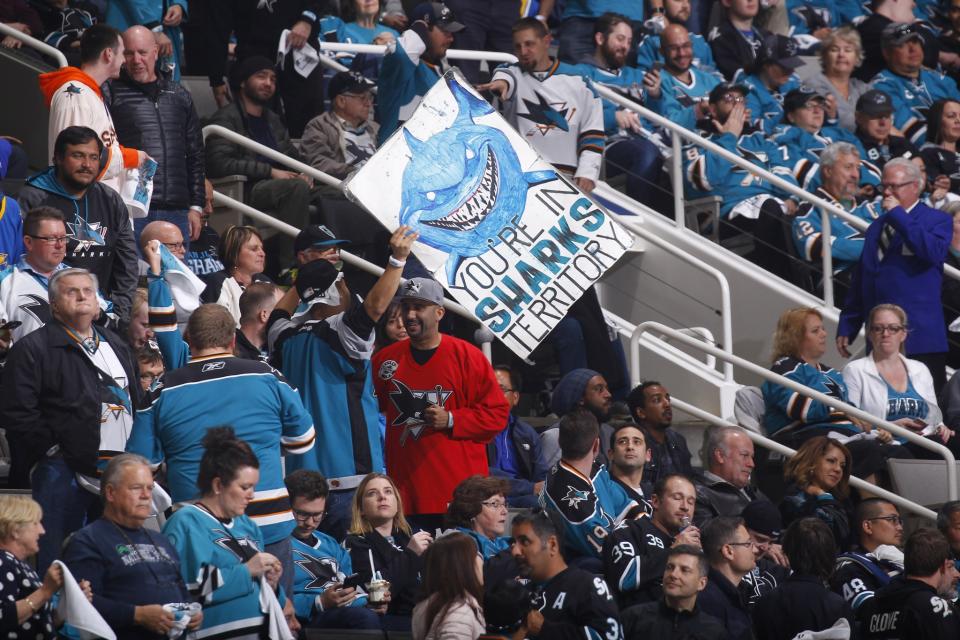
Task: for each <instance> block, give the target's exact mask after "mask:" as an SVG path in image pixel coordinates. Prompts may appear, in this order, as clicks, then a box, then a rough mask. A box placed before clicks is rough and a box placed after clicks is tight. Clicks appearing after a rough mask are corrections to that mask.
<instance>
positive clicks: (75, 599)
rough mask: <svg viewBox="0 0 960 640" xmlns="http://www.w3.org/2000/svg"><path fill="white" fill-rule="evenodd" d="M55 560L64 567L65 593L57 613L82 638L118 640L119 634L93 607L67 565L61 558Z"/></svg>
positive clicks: (62, 595) (87, 639) (86, 639)
mask: <svg viewBox="0 0 960 640" xmlns="http://www.w3.org/2000/svg"><path fill="white" fill-rule="evenodd" d="M54 562H55V563H56V564H58V565H60V568H61V569H63V593H62V594H61V596H60V604H58V605H57V614H58V615H59V616H60V617H61V618H63V620H64V622H66V623H67V624H69V625H70V626H71V627H73V628H74V629H76V630H77V632H78V633H79V634H80V638H82V640H94V639H95V638H106V639H107V640H117V634H115V633H114V632H113V630H112V629H111V628H110V625H108V624H107V621H106V620H104V619H103V616H101V615H100V613H99V612H98V611H97V610H96V609H94V608H93V605H92V604H90V601H89V600H87V596H85V595H84V594H83V590H82V589H81V588H80V585H79V584H77V580H76V579H75V578H74V577H73V574H72V573H70V570H69V569H67V565H65V564H63V563H62V562H60V561H59V560H54Z"/></svg>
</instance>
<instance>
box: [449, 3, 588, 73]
mask: <svg viewBox="0 0 960 640" xmlns="http://www.w3.org/2000/svg"><path fill="white" fill-rule="evenodd" d="M446 4H447V6H448V7H450V9H451V10H452V11H453V12H454V13H455V14H456V15H457V17H458V18H459V19H460V21H461V22H463V24H464V25H466V27H467V28H466V29H463V30H462V31H458V32H456V33H455V34H453V46H454V47H455V48H457V49H468V50H472V51H497V52H501V53H511V52H512V51H513V39H512V37H511V32H510V27H511V26H512V25H513V21H514V20H516V19H517V18H518V17H520V16H521V15H522V13H521V5H523V4H524V3H523V2H522V0H447V2H446ZM540 4H541V7H540V9H539V10H538V13H537V16H535V17H536V19H538V20H542V21H543V22H544V23H546V19H547V18H549V17H550V6H543V5H547V4H549V5H553V1H552V0H546V2H543V1H541V3H540ZM577 62H579V60H578V61H577ZM457 66H458V67H459V68H460V70H461V71H462V72H463V75H464V77H465V78H466V79H467V82H469V83H470V84H477V83H478V82H480V61H479V60H462V61H458V62H457ZM491 67H492V65H491Z"/></svg>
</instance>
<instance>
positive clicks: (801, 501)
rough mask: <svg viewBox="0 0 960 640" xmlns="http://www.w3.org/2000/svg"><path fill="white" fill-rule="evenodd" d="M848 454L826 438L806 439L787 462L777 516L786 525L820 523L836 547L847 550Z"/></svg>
mask: <svg viewBox="0 0 960 640" xmlns="http://www.w3.org/2000/svg"><path fill="white" fill-rule="evenodd" d="M850 461H851V458H850V451H849V449H847V448H846V447H845V446H843V445H842V444H840V443H839V442H837V441H835V440H832V439H831V438H828V437H827V436H817V437H815V438H811V439H809V440H807V441H806V442H805V443H803V445H801V446H800V447H799V448H798V449H797V453H796V455H794V456H793V457H792V458H790V460H788V461H787V464H786V466H785V467H784V470H783V479H784V480H785V481H786V482H787V483H788V487H787V490H786V493H785V495H784V498H783V501H782V502H781V503H780V514H781V515H782V516H783V523H784V524H785V525H787V526H790V524H791V523H792V522H793V521H794V520H799V519H800V518H808V517H815V518H818V519H820V520H823V521H824V522H825V523H826V524H827V525H828V526H829V527H830V531H831V532H832V533H833V537H834V540H835V541H836V543H837V548H838V549H840V550H843V551H845V550H847V549H848V548H849V547H850V542H851V540H850V534H851V530H850V515H851V507H850V500H849V498H848V494H849V492H850V488H849V483H850V466H851V462H850Z"/></svg>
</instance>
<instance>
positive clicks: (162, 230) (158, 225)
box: [140, 220, 187, 260]
mask: <svg viewBox="0 0 960 640" xmlns="http://www.w3.org/2000/svg"><path fill="white" fill-rule="evenodd" d="M151 240H159V241H160V244H162V245H164V246H165V247H166V248H167V249H169V250H170V253H172V254H173V255H175V256H176V257H177V258H178V259H180V260H183V257H184V256H185V255H187V249H186V247H185V246H184V239H183V233H182V232H181V231H180V227H178V226H177V225H175V224H173V223H172V222H165V221H163V220H155V221H153V222H150V223H148V224H147V225H146V226H145V227H144V228H143V230H142V231H141V232H140V250H141V252H142V253H143V255H146V252H145V251H143V249H144V248H145V247H146V246H147V244H149V243H150V241H151Z"/></svg>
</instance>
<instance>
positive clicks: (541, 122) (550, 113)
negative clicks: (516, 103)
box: [517, 91, 577, 136]
mask: <svg viewBox="0 0 960 640" xmlns="http://www.w3.org/2000/svg"><path fill="white" fill-rule="evenodd" d="M533 95H535V96H537V101H536V102H533V101H532V100H527V99H526V98H523V104H524V105H525V106H526V107H527V112H526V113H518V114H517V115H518V116H520V117H521V118H526V119H527V120H529V121H530V122H532V123H533V124H534V129H532V130H530V131H529V132H527V133H526V135H528V136H529V135H530V134H532V133H533V131H539V132H540V135H542V136H545V135H547V133H548V132H549V131H550V130H551V129H562V130H563V131H569V130H570V122H569V120H570V118H572V117H573V114H575V113H576V112H577V110H576V108H569V109H568V108H567V103H566V102H548V101H547V99H546V98H544V97H543V96H542V95H540V94H539V93H538V92H536V91H534V92H533Z"/></svg>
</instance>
